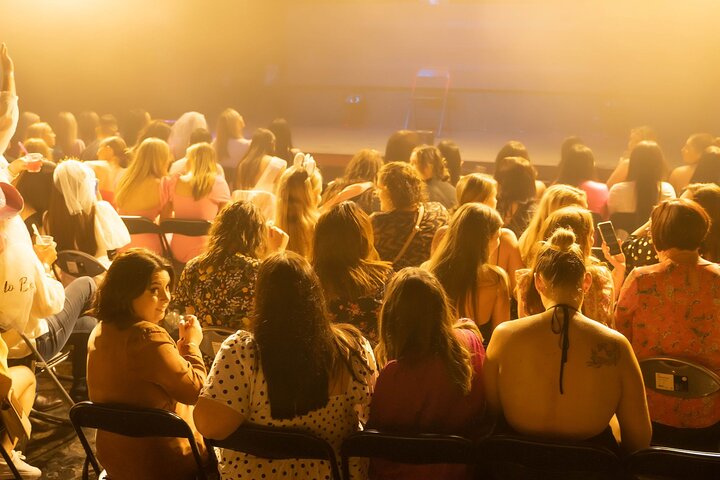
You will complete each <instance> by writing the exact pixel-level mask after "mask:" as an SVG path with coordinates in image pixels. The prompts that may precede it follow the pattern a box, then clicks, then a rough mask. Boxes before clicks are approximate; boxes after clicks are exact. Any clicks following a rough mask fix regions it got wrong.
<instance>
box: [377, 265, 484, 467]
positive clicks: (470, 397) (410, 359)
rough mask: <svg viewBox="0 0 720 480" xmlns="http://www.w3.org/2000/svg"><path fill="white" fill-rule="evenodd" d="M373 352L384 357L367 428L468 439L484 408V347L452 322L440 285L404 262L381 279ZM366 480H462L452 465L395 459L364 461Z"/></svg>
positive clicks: (467, 327)
mask: <svg viewBox="0 0 720 480" xmlns="http://www.w3.org/2000/svg"><path fill="white" fill-rule="evenodd" d="M377 350H378V352H379V354H380V355H381V356H384V357H385V358H384V359H383V360H381V361H382V363H385V361H387V364H386V365H385V367H384V368H382V370H381V372H380V376H379V377H378V381H377V384H376V385H375V392H374V393H373V399H372V405H371V406H370V420H369V421H368V428H377V429H381V430H386V431H394V432H407V433H417V432H423V433H441V434H454V435H465V436H468V437H472V436H473V433H474V431H475V430H476V429H477V427H478V425H479V423H480V422H481V420H482V419H483V417H484V414H485V396H484V392H483V387H482V371H483V361H484V359H485V349H484V348H483V345H482V341H481V338H480V335H479V334H478V332H477V329H476V328H475V326H474V325H473V324H472V323H471V322H469V321H468V320H465V321H464V322H463V321H461V322H457V323H456V318H455V315H454V313H453V311H452V308H451V307H450V303H449V302H448V299H447V297H446V296H445V293H444V292H443V288H442V285H440V283H439V282H438V280H437V279H436V278H435V277H434V276H433V275H432V274H431V273H429V272H427V271H424V270H421V269H419V268H404V269H402V270H401V271H400V272H398V273H397V274H396V275H395V277H393V279H392V280H391V281H390V283H389V284H388V289H387V293H386V295H385V301H384V304H383V308H382V311H381V312H380V344H379V345H378V349H377ZM370 478H371V479H417V478H443V479H453V480H455V479H457V480H459V479H468V478H474V477H472V469H471V468H468V467H467V466H464V465H463V466H458V465H427V466H426V465H423V466H411V465H400V464H395V463H392V462H388V461H382V460H372V461H371V464H370Z"/></svg>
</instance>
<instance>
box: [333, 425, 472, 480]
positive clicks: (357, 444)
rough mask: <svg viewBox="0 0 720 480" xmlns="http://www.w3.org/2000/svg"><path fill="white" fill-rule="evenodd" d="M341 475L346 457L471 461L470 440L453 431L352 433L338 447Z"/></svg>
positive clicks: (346, 465) (346, 466) (345, 472)
mask: <svg viewBox="0 0 720 480" xmlns="http://www.w3.org/2000/svg"><path fill="white" fill-rule="evenodd" d="M340 452H341V457H342V471H343V478H350V458H354V457H361V458H382V459H384V460H389V461H392V462H397V463H407V464H413V465H430V464H442V463H450V464H464V465H474V464H475V458H474V451H473V443H472V442H471V441H470V440H468V439H467V438H463V437H459V436H457V435H438V434H432V433H422V434H417V435H411V434H395V433H388V432H380V431H378V430H364V431H362V432H357V433H353V434H352V435H350V436H349V437H348V438H346V439H345V441H343V444H342V447H341V450H340Z"/></svg>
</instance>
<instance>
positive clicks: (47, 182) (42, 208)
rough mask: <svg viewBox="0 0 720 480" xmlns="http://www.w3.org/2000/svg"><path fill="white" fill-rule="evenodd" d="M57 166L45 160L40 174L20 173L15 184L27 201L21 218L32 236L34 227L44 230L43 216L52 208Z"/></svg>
mask: <svg viewBox="0 0 720 480" xmlns="http://www.w3.org/2000/svg"><path fill="white" fill-rule="evenodd" d="M54 173H55V164H54V163H52V162H49V161H47V160H43V162H42V166H41V167H40V171H39V172H28V171H27V170H25V171H23V172H20V175H18V176H17V178H16V179H15V180H14V181H13V184H14V185H15V187H16V188H17V189H18V192H20V195H22V197H23V200H25V206H24V207H23V209H22V211H21V212H20V218H22V220H23V222H25V226H26V227H27V229H28V232H29V233H30V235H33V228H32V226H33V225H35V228H38V229H42V228H43V216H44V215H45V212H47V209H48V208H49V207H50V194H51V193H52V190H53V174H54Z"/></svg>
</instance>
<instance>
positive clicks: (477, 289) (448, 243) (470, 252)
mask: <svg viewBox="0 0 720 480" xmlns="http://www.w3.org/2000/svg"><path fill="white" fill-rule="evenodd" d="M501 227H502V219H501V218H500V214H498V213H497V212H496V211H495V210H493V209H491V208H490V207H488V206H486V205H482V204H478V203H466V204H465V205H463V206H461V207H460V208H458V209H457V211H456V212H455V214H454V215H453V217H452V219H450V226H449V228H448V232H447V235H445V237H444V238H443V240H442V241H441V242H440V245H439V246H438V248H437V250H435V253H433V255H432V257H430V260H429V261H427V262H425V263H424V264H423V268H425V269H427V270H428V271H430V272H431V273H433V274H434V275H435V276H436V277H437V279H438V280H439V281H440V283H441V284H442V286H443V288H444V289H445V293H447V296H448V298H449V300H450V304H451V305H452V306H453V309H454V310H453V311H454V312H455V318H469V319H471V320H473V321H474V322H475V324H476V325H477V326H478V328H479V329H480V332H481V333H482V338H483V340H485V341H486V342H487V341H489V340H490V337H491V336H492V332H493V330H494V329H495V327H497V326H498V325H500V324H501V323H502V322H506V321H508V320H510V289H509V288H508V280H507V274H506V273H505V272H504V271H503V270H502V269H500V268H498V267H496V266H494V265H491V264H490V263H489V260H490V257H491V256H492V255H493V254H494V253H495V250H497V248H498V245H499V243H500V228H501Z"/></svg>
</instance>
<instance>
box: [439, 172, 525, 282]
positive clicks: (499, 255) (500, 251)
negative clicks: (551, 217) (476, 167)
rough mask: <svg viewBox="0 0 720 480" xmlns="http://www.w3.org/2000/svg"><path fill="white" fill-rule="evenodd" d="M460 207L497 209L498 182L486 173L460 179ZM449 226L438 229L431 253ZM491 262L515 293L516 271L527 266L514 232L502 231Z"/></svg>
mask: <svg viewBox="0 0 720 480" xmlns="http://www.w3.org/2000/svg"><path fill="white" fill-rule="evenodd" d="M455 192H456V196H457V201H458V206H462V205H465V204H466V203H470V202H476V203H482V204H483V205H487V206H488V207H490V208H492V209H495V207H497V182H496V181H495V179H494V178H492V177H491V176H490V175H486V174H484V173H471V174H469V175H465V176H463V177H460V180H458V183H457V185H456V186H455ZM447 229H448V227H447V225H444V226H442V227H440V228H438V229H437V232H436V233H435V237H434V238H433V241H432V248H431V251H432V252H433V253H434V252H435V250H436V249H437V246H438V245H440V241H441V240H442V239H443V237H444V236H445V234H446V233H447ZM489 262H490V263H491V264H492V265H495V266H497V267H500V268H502V269H503V270H504V271H505V273H507V277H508V281H509V282H510V284H509V285H510V291H511V292H513V291H515V271H516V270H517V269H518V268H523V267H524V266H525V265H524V264H523V262H522V258H521V257H520V249H519V248H518V240H517V237H516V236H515V233H513V231H512V230H510V229H508V228H501V229H500V244H499V245H498V247H497V248H496V249H495V251H494V253H492V254H491V255H490V260H489Z"/></svg>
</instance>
